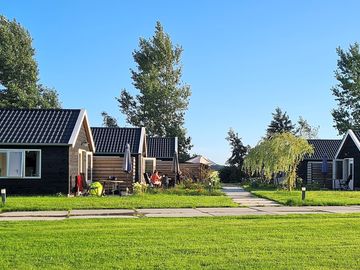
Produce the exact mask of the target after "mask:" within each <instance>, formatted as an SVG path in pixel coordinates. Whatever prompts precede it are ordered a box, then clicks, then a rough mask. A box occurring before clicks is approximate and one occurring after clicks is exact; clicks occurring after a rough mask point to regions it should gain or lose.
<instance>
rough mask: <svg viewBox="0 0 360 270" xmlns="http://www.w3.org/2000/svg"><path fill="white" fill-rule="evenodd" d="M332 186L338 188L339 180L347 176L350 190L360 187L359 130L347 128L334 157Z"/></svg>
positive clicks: (343, 179)
mask: <svg viewBox="0 0 360 270" xmlns="http://www.w3.org/2000/svg"><path fill="white" fill-rule="evenodd" d="M333 169H334V177H333V188H334V189H337V188H339V181H340V180H342V181H346V180H347V179H348V178H349V180H350V182H349V188H350V189H351V190H359V189H360V132H359V131H352V130H349V131H348V132H347V133H346V134H345V136H344V138H343V140H342V141H341V145H340V146H339V148H338V150H337V152H336V154H335V158H334V168H333Z"/></svg>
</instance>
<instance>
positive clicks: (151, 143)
mask: <svg viewBox="0 0 360 270" xmlns="http://www.w3.org/2000/svg"><path fill="white" fill-rule="evenodd" d="M176 142H177V139H176V138H161V137H147V150H148V157H153V158H172V157H173V156H174V152H175V151H176V150H177V146H176Z"/></svg>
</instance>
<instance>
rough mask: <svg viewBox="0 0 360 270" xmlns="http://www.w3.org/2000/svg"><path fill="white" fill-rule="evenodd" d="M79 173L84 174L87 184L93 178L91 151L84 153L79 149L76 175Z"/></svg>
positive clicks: (84, 151)
mask: <svg viewBox="0 0 360 270" xmlns="http://www.w3.org/2000/svg"><path fill="white" fill-rule="evenodd" d="M83 155H85V167H86V168H85V171H84V168H83V163H82V159H83ZM89 158H90V177H89ZM80 173H84V174H85V180H86V181H87V182H91V181H92V177H93V153H92V152H91V151H86V150H84V149H79V152H78V175H79V174H80Z"/></svg>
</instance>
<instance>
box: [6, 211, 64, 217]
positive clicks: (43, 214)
mask: <svg viewBox="0 0 360 270" xmlns="http://www.w3.org/2000/svg"><path fill="white" fill-rule="evenodd" d="M67 216H68V211H21V212H20V211H19V212H3V213H0V218H2V217H67Z"/></svg>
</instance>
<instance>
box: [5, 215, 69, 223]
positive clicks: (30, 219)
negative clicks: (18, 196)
mask: <svg viewBox="0 0 360 270" xmlns="http://www.w3.org/2000/svg"><path fill="white" fill-rule="evenodd" d="M65 219H67V217H36V216H27V217H0V222H1V221H52V220H65Z"/></svg>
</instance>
